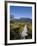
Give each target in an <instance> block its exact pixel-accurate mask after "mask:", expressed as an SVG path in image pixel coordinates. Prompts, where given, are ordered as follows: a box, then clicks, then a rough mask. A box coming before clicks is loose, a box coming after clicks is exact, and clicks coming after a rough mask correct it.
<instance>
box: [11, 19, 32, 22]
mask: <svg viewBox="0 0 37 46" xmlns="http://www.w3.org/2000/svg"><path fill="white" fill-rule="evenodd" d="M11 21H15V22H32V19H30V18H20V19H16V18H14V19H12V20H11Z"/></svg>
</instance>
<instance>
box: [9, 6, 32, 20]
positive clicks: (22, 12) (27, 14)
mask: <svg viewBox="0 0 37 46" xmlns="http://www.w3.org/2000/svg"><path fill="white" fill-rule="evenodd" d="M10 15H14V18H17V19H19V18H21V17H24V18H30V19H32V7H26V6H25V7H24V6H10Z"/></svg>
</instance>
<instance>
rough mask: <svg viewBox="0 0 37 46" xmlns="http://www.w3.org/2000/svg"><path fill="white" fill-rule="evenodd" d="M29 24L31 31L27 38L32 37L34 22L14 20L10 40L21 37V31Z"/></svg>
mask: <svg viewBox="0 0 37 46" xmlns="http://www.w3.org/2000/svg"><path fill="white" fill-rule="evenodd" d="M26 24H27V25H28V28H29V32H28V36H27V39H31V38H32V23H31V22H19V23H17V22H14V23H10V40H13V39H14V40H15V39H20V32H22V31H23V28H24V26H25V25H26Z"/></svg>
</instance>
